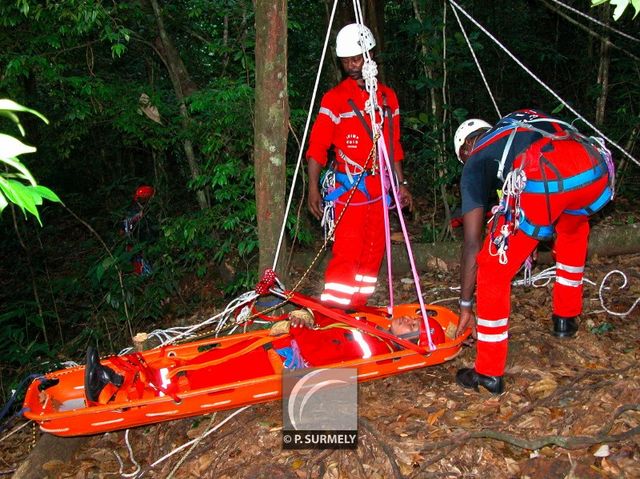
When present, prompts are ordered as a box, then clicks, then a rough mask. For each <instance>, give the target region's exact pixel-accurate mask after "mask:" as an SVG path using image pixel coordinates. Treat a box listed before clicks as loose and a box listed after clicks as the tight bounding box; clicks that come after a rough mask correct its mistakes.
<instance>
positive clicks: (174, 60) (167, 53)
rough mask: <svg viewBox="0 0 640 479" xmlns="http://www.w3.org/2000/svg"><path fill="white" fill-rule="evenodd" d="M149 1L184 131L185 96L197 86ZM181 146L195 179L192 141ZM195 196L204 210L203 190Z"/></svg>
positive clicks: (154, 3)
mask: <svg viewBox="0 0 640 479" xmlns="http://www.w3.org/2000/svg"><path fill="white" fill-rule="evenodd" d="M150 1H151V6H152V7H153V14H154V16H155V19H156V24H157V26H158V35H159V37H160V41H159V45H158V47H159V48H158V50H159V51H160V53H162V56H163V60H164V63H165V65H166V66H167V71H168V72H169V78H170V79H171V84H172V85H173V90H174V92H175V94H176V98H177V100H178V104H179V111H180V117H181V119H182V127H183V128H184V130H185V132H186V131H187V129H188V127H189V123H190V122H191V117H190V116H189V112H188V110H187V105H186V104H185V97H186V96H188V95H190V94H191V93H193V92H194V91H196V90H197V89H198V87H197V86H196V84H195V83H194V82H193V81H192V80H191V77H190V76H189V72H188V71H187V68H186V67H185V65H184V63H183V62H182V58H180V54H179V53H178V50H177V49H176V47H175V46H174V44H173V41H172V40H171V37H170V36H169V34H168V33H167V30H166V29H165V27H164V20H163V19H162V12H161V11H160V6H159V5H158V0H150ZM183 148H184V154H185V156H186V157H187V163H188V165H189V171H190V173H191V178H192V179H193V180H196V179H198V177H199V176H200V165H199V164H198V160H197V159H196V156H195V153H194V151H193V143H192V142H191V140H190V139H189V138H185V139H184V141H183ZM196 198H197V200H198V205H199V206H200V209H203V210H204V209H206V208H208V207H209V201H208V199H207V195H206V194H205V191H204V190H198V191H197V192H196Z"/></svg>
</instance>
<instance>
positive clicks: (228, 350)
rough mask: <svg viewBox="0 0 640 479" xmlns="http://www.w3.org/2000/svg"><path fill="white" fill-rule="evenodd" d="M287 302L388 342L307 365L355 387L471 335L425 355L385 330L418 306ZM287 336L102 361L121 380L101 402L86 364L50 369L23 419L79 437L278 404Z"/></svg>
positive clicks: (437, 310) (262, 334)
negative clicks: (352, 376) (349, 378)
mask: <svg viewBox="0 0 640 479" xmlns="http://www.w3.org/2000/svg"><path fill="white" fill-rule="evenodd" d="M288 299H289V302H290V303H292V304H294V305H298V306H302V307H307V308H310V309H312V310H313V311H314V312H318V313H319V314H324V315H326V316H328V317H330V318H331V319H332V320H335V321H336V322H343V323H345V324H348V325H349V326H350V327H354V328H358V329H360V328H361V327H362V328H364V329H363V331H365V332H367V328H368V329H369V330H371V328H372V327H374V328H375V329H374V330H373V333H374V334H376V335H379V336H381V337H385V338H386V339H388V340H389V341H393V343H394V345H395V346H396V347H395V348H394V350H393V351H391V352H388V353H385V354H378V355H373V356H371V357H367V358H356V359H351V360H346V361H339V362H332V363H330V364H314V365H313V366H314V367H317V366H322V367H327V368H331V367H349V368H357V371H358V381H359V382H361V381H370V380H373V379H379V378H384V377H387V376H391V375H394V374H400V373H403V372H407V371H412V370H415V369H419V368H423V367H426V366H432V365H436V364H441V363H443V362H445V361H448V360H450V359H452V358H454V357H455V356H456V355H457V354H458V353H459V351H460V348H461V346H462V342H463V341H464V340H465V339H466V338H467V337H468V335H469V333H470V330H468V331H467V332H466V334H464V335H463V336H460V337H458V338H455V339H452V338H451V337H449V336H451V334H449V336H447V337H445V340H444V342H442V343H440V344H438V345H435V347H434V349H431V350H429V349H428V348H427V349H425V347H424V346H419V345H417V344H414V343H411V342H408V341H406V340H403V339H400V338H396V337H395V336H393V335H391V333H388V332H387V331H386V328H388V327H389V324H390V321H391V318H394V317H399V316H406V315H410V316H419V315H420V314H421V313H420V306H419V305H418V304H402V305H397V306H395V307H394V308H393V311H392V313H391V314H389V313H388V311H387V308H366V311H365V312H357V313H352V314H346V313H344V312H340V311H336V310H333V309H330V308H327V307H325V306H323V305H322V304H321V303H319V302H317V301H316V300H314V299H312V298H309V297H306V296H304V295H301V294H298V293H290V294H289V295H288ZM426 311H427V315H428V317H429V320H430V321H431V320H435V321H437V323H438V324H439V325H440V326H442V329H443V330H444V331H455V328H456V326H457V324H458V319H459V318H458V316H457V315H456V314H455V313H453V312H452V311H451V310H449V309H447V308H444V307H440V306H435V305H427V306H426ZM363 320H366V321H363ZM361 325H362V326H361ZM288 336H290V335H289V334H285V335H284V336H277V337H274V336H270V335H269V330H268V329H261V330H257V331H251V332H247V333H242V334H234V335H229V336H224V337H216V338H209V339H203V340H199V341H193V342H188V343H184V344H178V345H167V346H161V347H158V348H155V349H151V350H148V351H144V352H139V353H131V354H125V355H122V356H111V357H107V358H103V359H101V360H100V362H99V363H98V364H100V365H102V366H106V367H107V368H111V369H112V370H113V371H116V372H118V373H119V374H120V375H121V377H122V378H124V379H123V382H122V383H121V384H119V385H118V387H117V388H116V387H113V385H109V386H112V387H111V389H109V388H107V389H106V390H105V391H106V392H105V391H103V392H102V393H101V398H100V400H99V401H90V400H89V399H88V398H87V394H86V391H85V386H86V381H87V380H86V377H87V374H86V373H88V372H90V371H87V370H86V369H87V366H76V367H71V368H67V369H63V370H60V371H55V372H51V373H48V374H45V375H43V376H42V377H40V378H37V379H35V380H34V381H33V382H32V383H31V384H30V386H29V388H28V390H27V393H26V398H25V401H24V408H25V409H24V416H26V417H27V418H29V419H31V420H33V421H35V422H37V423H38V424H39V425H40V428H41V429H42V431H44V432H47V433H50V434H54V435H57V436H81V435H91V434H98V433H104V432H107V431H113V430H118V429H126V428H130V427H135V426H141V425H145V424H152V423H156V422H160V421H168V420H173V419H179V418H185V417H189V416H197V415H201V414H208V413H211V412H214V411H219V410H223V409H233V408H237V407H241V406H245V405H248V404H255V403H262V402H268V401H274V400H278V399H281V397H282V373H283V370H284V364H283V358H282V357H281V356H280V355H279V354H278V353H277V352H276V351H275V348H274V347H273V342H274V341H276V340H277V341H278V342H279V343H282V342H283V341H285V342H286V340H287V338H288ZM105 394H106V395H107V396H108V397H107V398H106V399H105V398H104V396H105Z"/></svg>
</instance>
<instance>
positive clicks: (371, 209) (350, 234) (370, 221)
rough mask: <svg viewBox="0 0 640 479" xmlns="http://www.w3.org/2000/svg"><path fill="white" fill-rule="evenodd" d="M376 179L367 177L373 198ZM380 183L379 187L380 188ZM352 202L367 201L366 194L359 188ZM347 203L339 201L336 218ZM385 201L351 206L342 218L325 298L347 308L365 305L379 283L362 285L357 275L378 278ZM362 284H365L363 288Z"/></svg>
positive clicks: (328, 271)
mask: <svg viewBox="0 0 640 479" xmlns="http://www.w3.org/2000/svg"><path fill="white" fill-rule="evenodd" d="M371 178H373V179H374V180H375V181H369V180H370V177H367V178H365V181H366V182H367V190H368V191H369V194H370V195H371V197H372V198H376V197H379V196H380V194H379V191H380V186H379V183H380V180H379V179H378V177H377V176H376V177H371ZM376 183H377V188H376ZM348 195H349V193H345V194H344V195H342V196H341V197H340V200H341V201H345V200H346V199H347V198H348ZM351 201H352V203H354V204H355V203H360V202H366V201H367V198H366V196H365V195H364V194H363V193H362V192H361V191H357V192H356V193H355V194H354V195H353V198H352V200H351ZM343 208H344V204H341V203H338V204H336V212H335V215H336V218H340V214H341V211H342V209H343ZM382 214H383V213H382V201H380V200H378V201H375V202H373V203H368V204H365V205H359V206H354V205H350V206H349V207H348V208H347V210H346V211H345V212H344V214H343V215H342V217H341V218H340V223H339V224H338V227H337V229H336V232H335V242H334V244H333V248H332V257H331V259H330V261H329V264H328V265H327V269H326V271H325V289H324V291H323V293H322V296H321V301H322V302H323V303H327V304H330V305H335V306H338V307H341V308H344V309H353V308H357V307H358V306H361V305H364V304H365V303H366V302H367V299H368V297H369V296H370V295H371V293H372V292H373V289H372V288H371V286H375V284H372V283H369V282H367V283H366V284H364V283H363V284H361V281H356V279H355V278H356V275H361V276H362V277H367V278H369V277H377V274H378V269H379V268H380V262H381V261H382V256H383V254H384V219H383V216H382ZM330 285H342V286H348V287H349V288H353V289H348V290H344V291H336V288H330V287H329V286H330ZM361 287H365V288H366V289H364V290H363V291H361V290H360V288H361Z"/></svg>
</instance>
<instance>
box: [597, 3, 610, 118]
mask: <svg viewBox="0 0 640 479" xmlns="http://www.w3.org/2000/svg"><path fill="white" fill-rule="evenodd" d="M609 10H610V7H609V5H607V6H606V8H603V9H602V12H603V16H604V18H603V21H604V22H606V23H607V24H608V23H609V21H610V20H609ZM610 63H611V54H610V49H609V35H606V36H605V38H603V39H602V40H601V41H600V64H599V66H598V85H600V88H601V90H600V95H598V100H597V102H596V125H597V126H598V127H601V126H602V124H603V123H604V116H605V111H606V108H607V95H608V93H609V65H610Z"/></svg>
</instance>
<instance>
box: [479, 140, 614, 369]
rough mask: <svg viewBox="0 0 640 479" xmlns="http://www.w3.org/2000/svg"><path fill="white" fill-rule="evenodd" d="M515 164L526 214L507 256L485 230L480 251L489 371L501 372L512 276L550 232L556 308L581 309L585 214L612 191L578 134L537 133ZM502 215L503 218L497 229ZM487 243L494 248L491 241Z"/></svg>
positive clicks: (482, 335)
mask: <svg viewBox="0 0 640 479" xmlns="http://www.w3.org/2000/svg"><path fill="white" fill-rule="evenodd" d="M520 166H523V170H524V172H525V174H526V176H527V185H526V187H525V189H524V192H523V193H522V194H521V196H520V201H521V208H522V210H523V211H524V214H525V221H524V222H523V223H522V224H521V225H520V229H519V230H517V231H516V233H515V234H513V235H512V236H510V237H509V243H508V251H507V255H508V261H507V264H500V261H499V260H498V256H492V255H491V254H490V253H489V243H490V241H491V238H490V236H489V235H487V238H486V239H485V243H484V246H483V249H482V250H481V251H480V253H479V254H478V256H477V264H478V272H477V300H478V304H477V333H478V341H477V357H476V364H475V369H476V371H477V372H478V373H480V374H484V375H488V376H502V375H503V373H504V368H505V363H506V358H507V346H508V345H507V342H508V328H509V314H510V309H511V301H510V297H511V281H512V280H513V277H514V276H515V274H516V273H517V272H518V270H519V269H520V267H521V265H522V264H523V263H524V261H525V260H526V259H527V257H528V256H529V255H530V254H531V252H532V251H533V250H534V248H535V247H536V246H537V245H538V242H539V241H540V240H543V239H550V238H551V237H552V235H553V234H554V233H555V245H554V250H555V256H556V281H555V284H554V287H553V313H554V314H555V315H558V316H562V317H575V316H577V315H579V314H580V313H581V312H582V278H583V274H584V266H585V261H586V256H587V243H588V239H589V215H591V214H593V213H595V212H596V211H597V210H599V209H600V208H602V207H603V206H604V205H605V204H606V203H607V202H608V201H609V200H610V198H611V190H610V189H609V174H608V172H607V166H606V164H605V162H604V160H603V159H602V158H601V156H600V154H599V153H598V152H597V151H596V150H595V149H594V148H593V147H592V146H588V145H586V144H584V143H583V142H579V141H576V140H575V139H549V138H542V139H540V140H538V141H536V142H535V143H533V144H532V145H531V146H530V147H529V148H527V149H526V150H525V151H524V153H522V154H521V155H520V156H518V157H517V158H516V159H515V161H514V167H520ZM558 179H560V181H558ZM503 222H504V221H503V219H501V220H500V222H499V224H498V231H499V228H500V225H501V224H502V223H503ZM491 226H492V225H490V228H491ZM492 251H493V252H494V253H495V248H493V250H492Z"/></svg>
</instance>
